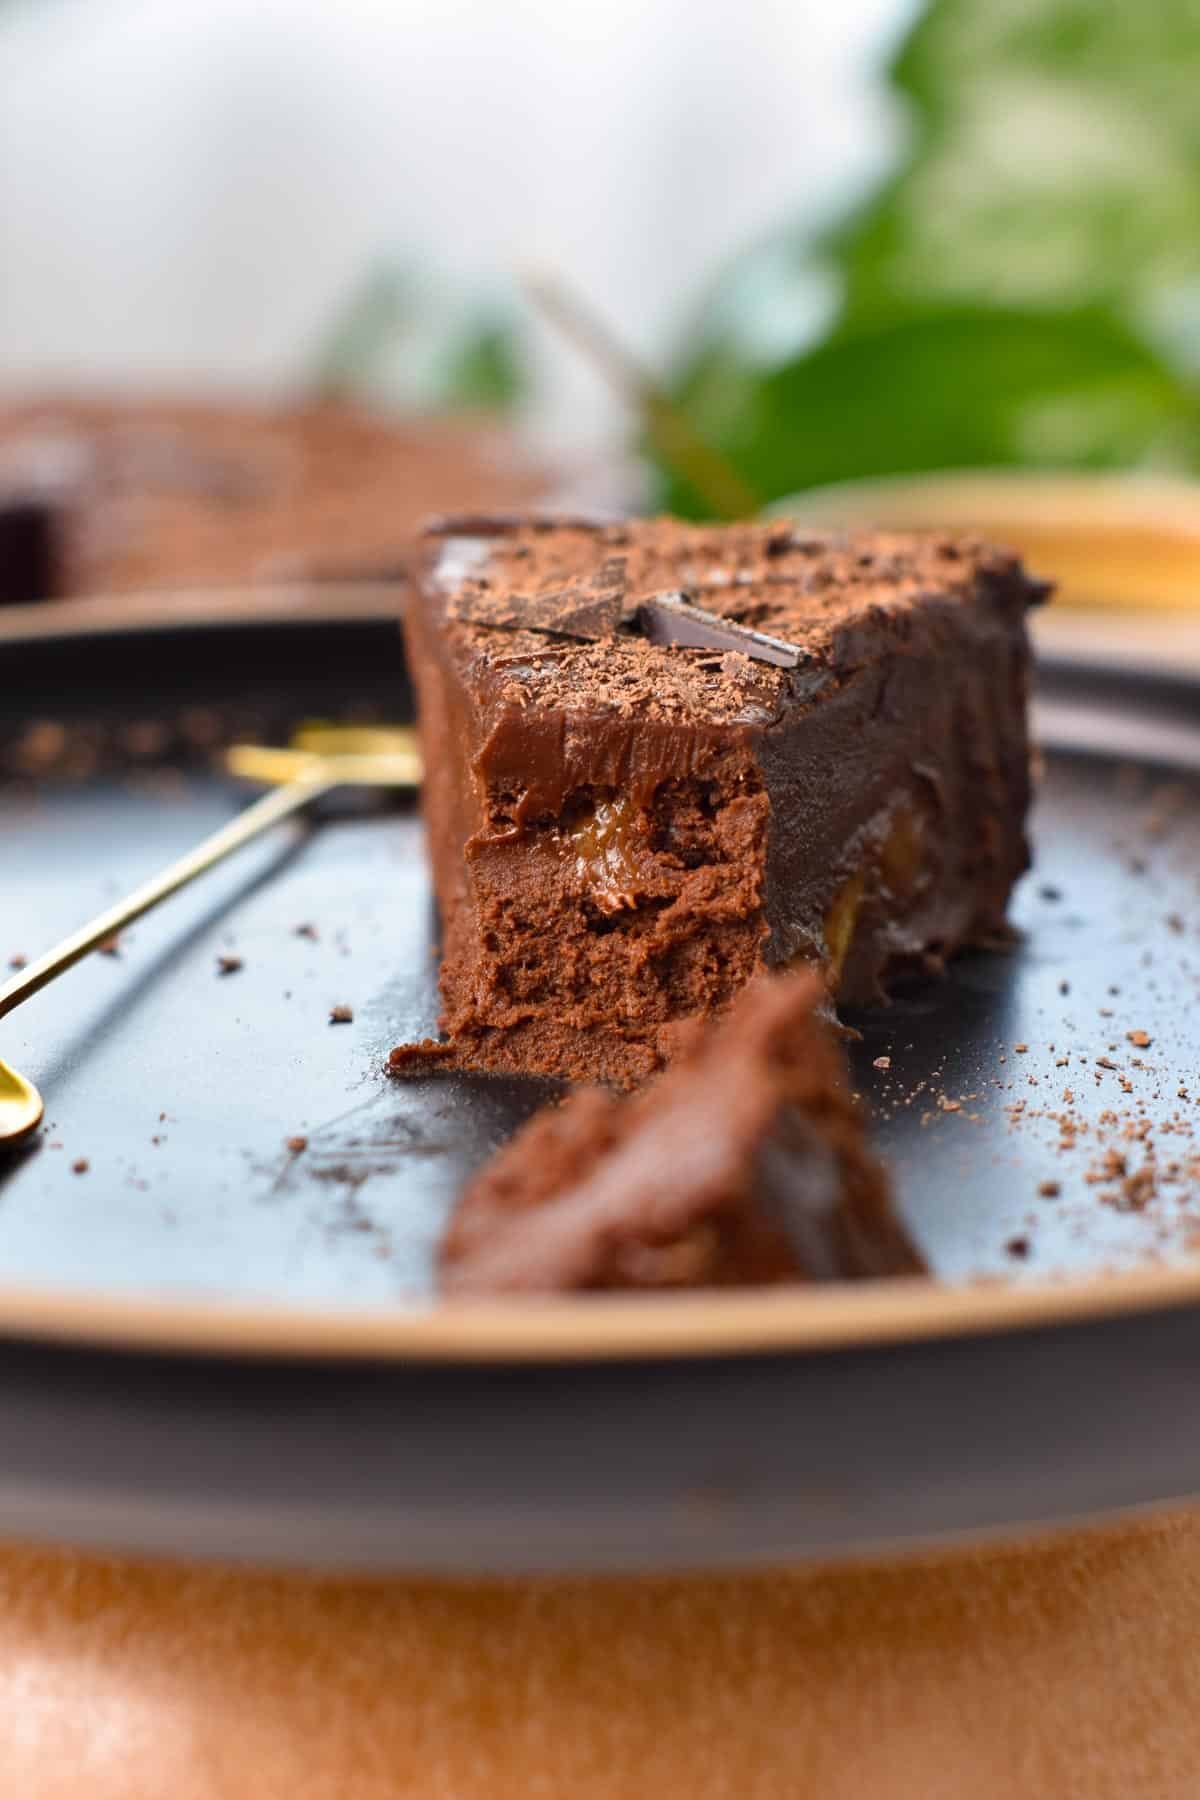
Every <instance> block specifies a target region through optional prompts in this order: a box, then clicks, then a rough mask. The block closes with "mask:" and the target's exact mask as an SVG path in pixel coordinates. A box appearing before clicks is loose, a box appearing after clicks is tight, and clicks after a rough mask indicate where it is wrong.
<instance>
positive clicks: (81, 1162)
mask: <svg viewBox="0 0 1200 1800" xmlns="http://www.w3.org/2000/svg"><path fill="white" fill-rule="evenodd" d="M91 1166H92V1165H91V1163H90V1162H89V1161H88V1159H87V1157H86V1156H77V1157H76V1158H75V1161H74V1162H73V1163H72V1164H71V1173H72V1175H86V1174H87V1172H88V1170H89V1169H90V1168H91Z"/></svg>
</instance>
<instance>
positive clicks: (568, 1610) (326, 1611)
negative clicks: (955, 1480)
mask: <svg viewBox="0 0 1200 1800" xmlns="http://www.w3.org/2000/svg"><path fill="white" fill-rule="evenodd" d="M0 1621H2V1623H0V1718H2V1719H3V1720H4V1726H3V1728H2V1729H0V1794H3V1795H5V1796H7V1795H13V1796H14V1797H15V1796H21V1800H82V1797H83V1796H86V1797H87V1800H243V1797H245V1800H334V1797H340V1796H348V1797H351V1800H385V1796H386V1797H387V1800H409V1797H410V1796H411V1797H412V1800H510V1797H511V1800H539V1797H540V1796H546V1797H551V1796H553V1797H554V1800H557V1797H558V1796H562V1797H563V1800H623V1797H624V1796H626V1795H628V1796H631V1797H635V1800H640V1797H641V1796H643V1795H644V1796H651V1795H653V1796H655V1797H656V1800H660V1797H661V1800H673V1797H674V1796H677V1795H678V1796H680V1800H684V1797H686V1800H776V1797H777V1796H778V1797H779V1800H784V1797H785V1796H786V1797H788V1800H791V1797H793V1796H801V1797H806V1796H809V1795H812V1796H818V1795H819V1796H820V1797H821V1800H943V1797H944V1800H964V1797H967V1796H969V1797H970V1800H1025V1797H1026V1796H1028V1800H1071V1797H1072V1796H1076V1795H1078V1796H1080V1800H1084V1797H1086V1800H1109V1797H1110V1796H1111V1797H1112V1800H1131V1797H1132V1796H1134V1795H1137V1796H1139V1800H1151V1797H1153V1800H1174V1797H1175V1796H1179V1800H1184V1797H1185V1796H1189V1797H1190V1796H1193V1795H1194V1794H1195V1793H1196V1792H1197V1785H1196V1783H1197V1779H1198V1775H1197V1771H1198V1770H1200V1514H1194V1515H1188V1514H1183V1513H1175V1514H1173V1515H1170V1516H1166V1517H1161V1518H1157V1519H1154V1520H1148V1521H1142V1522H1138V1523H1126V1524H1123V1525H1120V1526H1118V1527H1115V1528H1109V1529H1106V1530H1104V1531H1101V1532H1087V1533H1083V1532H1081V1533H1075V1534H1072V1535H1070V1536H1068V1537H1059V1538H1056V1539H1048V1540H1045V1541H1040V1542H1035V1543H1030V1544H1027V1545H1025V1546H1024V1547H1021V1548H1011V1547H1007V1548H994V1549H990V1550H986V1551H983V1552H980V1551H966V1550H964V1551H958V1552H953V1553H949V1554H943V1555H939V1556H938V1557H936V1558H926V1559H923V1560H914V1561H909V1562H905V1563H901V1564H892V1565H875V1566H865V1565H863V1566H857V1567H853V1568H843V1569H840V1570H828V1569H827V1570H814V1571H798V1572H772V1573H763V1574H755V1575H753V1576H742V1577H733V1576H731V1577H723V1578H720V1579H714V1578H696V1579H691V1580H679V1579H672V1580H648V1581H627V1580H621V1581H608V1582H590V1581H561V1580H559V1581H553V1582H531V1583H527V1584H511V1583H509V1584H503V1585H501V1584H497V1585H484V1584H478V1583H473V1584H471V1585H469V1586H468V1585H452V1584H435V1583H418V1582H408V1581H406V1582H362V1581H348V1580H344V1579H337V1580H321V1579H315V1578H295V1577H281V1576H274V1575H269V1574H263V1573H245V1572H235V1571H214V1570H206V1569H189V1568H183V1567H176V1566H170V1565H153V1564H149V1563H144V1562H134V1561H115V1560H109V1559H101V1558H97V1557H92V1556H88V1557H83V1556H76V1555H69V1554H51V1553H46V1552H41V1551H31V1550H20V1549H11V1550H9V1551H8V1552H6V1553H4V1554H3V1555H0Z"/></svg>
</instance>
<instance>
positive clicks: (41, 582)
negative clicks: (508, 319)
mask: <svg viewBox="0 0 1200 1800" xmlns="http://www.w3.org/2000/svg"><path fill="white" fill-rule="evenodd" d="M48 467H50V468H51V469H52V470H69V472H70V475H71V487H72V502H73V506H74V509H75V511H76V512H77V513H78V515H79V519H78V523H79V529H78V530H77V531H76V532H74V534H73V538H72V544H71V552H72V554H71V556H70V558H69V560H68V561H67V562H65V563H64V561H63V560H62V559H61V558H56V559H54V560H47V559H44V558H43V559H42V560H41V561H40V562H39V561H35V560H33V559H32V558H29V557H28V554H27V553H25V554H26V558H27V559H26V562H25V568H24V571H23V572H22V574H21V578H20V579H19V580H18V579H17V578H16V576H13V577H12V578H6V577H5V576H4V575H3V572H2V571H0V580H2V581H3V583H4V587H5V589H6V591H8V590H13V589H14V588H17V589H19V590H20V597H21V598H23V599H46V598H60V597H62V596H64V595H67V594H76V593H104V594H109V595H111V594H122V593H134V592H145V591H154V590H168V589H173V588H181V587H218V586H229V585H238V586H241V585H245V584H256V583H262V582H272V583H274V582H285V583H286V582H303V583H312V582H323V583H329V582H353V581H360V580H369V581H376V580H382V581H386V580H391V579H393V578H394V577H395V576H397V575H398V574H402V573H403V571H404V569H405V568H406V566H407V563H408V559H409V556H410V553H411V551H412V549H413V546H414V544H415V543H416V542H417V541H418V539H419V533H420V525H421V523H422V522H423V520H424V519H425V518H426V517H427V516H428V515H429V513H430V512H431V511H433V510H434V509H435V508H438V507H444V506H447V505H449V506H460V507H466V506H470V507H476V506H505V505H510V506H511V505H521V504H528V503H529V502H530V501H532V500H533V499H534V498H535V497H536V496H537V495H538V494H540V493H543V492H544V491H545V487H546V478H545V475H544V472H543V471H541V470H538V469H535V468H534V466H533V465H532V463H531V461H530V460H529V458H528V457H526V456H525V455H524V454H523V453H522V452H521V451H520V449H519V448H518V446H517V445H516V443H515V442H514V440H513V439H512V438H511V437H510V436H509V435H508V434H507V433H506V432H505V431H503V430H502V429H501V428H498V427H496V426H495V425H493V424H490V423H486V422H483V421H481V420H461V419H460V420H450V419H420V420H414V419H397V418H395V417H392V416H389V415H387V414H384V413H382V412H374V411H371V410H370V409H369V408H367V407H365V406H358V405H353V404H350V403H344V402H340V401H322V402H320V403H313V404H304V405H283V404H281V405H278V406H270V405H260V406H256V405H251V404H244V405H237V404H233V403H226V404H220V405H217V404H214V405H205V404H203V403H199V402H196V401H189V400H172V399H164V400H148V401H141V400H134V399H128V400H119V399H112V400H101V399H96V400H86V399H77V398H75V399H73V398H68V397H63V398H61V399H60V398H54V397H52V396H51V397H46V398H44V399H39V400H33V401H29V402H26V403H23V404H18V403H16V402H12V403H10V404H8V405H6V406H5V405H0V505H2V504H3V499H4V495H5V494H6V493H7V492H8V491H9V490H10V489H11V488H13V487H14V479H15V476H16V475H17V474H20V475H21V481H20V483H19V488H20V491H21V493H26V492H27V491H28V488H29V483H28V481H27V479H26V478H25V472H26V471H28V470H29V469H30V468H33V469H35V470H37V471H39V472H40V475H39V486H38V490H37V492H38V495H39V496H42V495H43V493H44V489H45V481H44V480H43V479H41V476H44V475H45V473H46V472H47V469H48ZM31 584H32V586H31ZM9 597H15V596H14V595H13V593H11V592H9Z"/></svg>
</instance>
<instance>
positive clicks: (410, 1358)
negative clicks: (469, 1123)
mask: <svg viewBox="0 0 1200 1800" xmlns="http://www.w3.org/2000/svg"><path fill="white" fill-rule="evenodd" d="M401 591H402V583H374V582H372V583H366V582H364V583H362V584H353V583H349V584H344V585H343V584H337V585H336V586H335V585H333V584H331V585H329V586H322V585H321V584H314V585H310V586H307V587H305V586H292V587H262V588H256V587H247V588H222V589H189V590H179V591H177V592H175V593H158V594H153V595H137V596H130V597H125V596H87V597H82V598H80V599H78V600H70V601H56V602H42V603H39V604H36V605H25V606H9V607H0V644H4V645H7V646H9V647H18V646H26V647H32V646H33V645H36V644H45V643H49V642H62V641H65V640H69V639H72V638H87V637H89V636H93V635H96V634H100V635H103V636H121V635H126V634H129V635H142V634H143V633H153V634H155V635H157V634H158V633H160V632H169V631H170V630H172V629H182V630H189V629H194V628H204V629H213V630H220V629H222V628H225V629H229V628H238V627H244V626H257V627H262V626H274V627H278V628H279V629H281V630H286V629H287V628H288V627H289V626H297V625H315V624H322V625H333V626H336V625H338V624H346V625H362V624H363V623H365V622H378V621H380V620H383V619H388V618H395V617H396V613H397V610H398V605H399V599H398V596H399V594H400V592H401ZM1086 623H1087V621H1086V619H1080V621H1079V624H1080V627H1081V628H1082V629H1081V633H1080V641H1079V642H1078V644H1077V645H1075V646H1072V645H1071V643H1070V641H1069V640H1070V634H1062V635H1061V636H1060V635H1058V634H1056V637H1057V641H1056V642H1054V644H1053V645H1052V647H1051V660H1052V661H1053V662H1055V663H1058V664H1062V663H1069V664H1072V665H1074V666H1076V667H1079V668H1080V669H1083V668H1086V667H1087V666H1088V661H1089V658H1088V652H1087V645H1086V642H1085V641H1084V638H1085V636H1086ZM1101 667H1103V665H1101ZM1126 668H1127V670H1128V663H1126ZM1106 672H1107V671H1106ZM1145 673H1146V675H1148V676H1149V678H1150V679H1151V680H1153V679H1154V674H1155V673H1157V674H1158V675H1159V677H1160V679H1161V674H1162V670H1161V667H1160V668H1159V669H1157V670H1155V671H1153V672H1151V671H1150V670H1146V671H1145ZM1175 673H1176V678H1178V675H1179V673H1180V671H1179V670H1178V669H1176V671H1175ZM1191 1305H1200V1254H1198V1255H1197V1256H1196V1257H1195V1258H1192V1259H1189V1260H1188V1261H1186V1262H1183V1263H1176V1264H1174V1265H1172V1266H1170V1267H1163V1266H1155V1265H1150V1266H1147V1267H1141V1268H1133V1269H1127V1270H1117V1271H1106V1272H1102V1273H1100V1274H1092V1275H1088V1276H1084V1277H1079V1278H1072V1277H1058V1278H1047V1279H1045V1280H1029V1279H1022V1280H1021V1281H1020V1282H1004V1281H1003V1280H1000V1279H995V1280H988V1281H981V1282H976V1283H967V1284H964V1285H962V1286H950V1285H949V1284H946V1283H942V1282H938V1281H935V1280H933V1279H932V1278H916V1279H914V1278H906V1279H901V1280H885V1281H873V1282H870V1283H861V1284H859V1283H845V1284H835V1285H831V1286H829V1287H824V1286H822V1287H815V1286H797V1287H790V1288H771V1289H765V1290H763V1289H749V1288H747V1289H740V1290H730V1291H727V1292H720V1293H715V1294H714V1293H711V1292H710V1293H696V1294H672V1295H662V1296H652V1295H644V1294H642V1295H617V1296H609V1295H576V1296H572V1297H570V1298H566V1297H562V1296H558V1297H522V1298H520V1299H515V1298H514V1299H504V1300H496V1301H487V1300H470V1301H451V1300H443V1301H441V1302H439V1303H436V1304H430V1303H428V1302H421V1303H420V1304H411V1303H408V1304H406V1303H405V1302H404V1301H402V1300H401V1301H397V1302H395V1303H389V1304H388V1305H386V1306H383V1305H376V1306H372V1307H369V1308H354V1309H352V1308H348V1307H322V1306H311V1305H309V1306H297V1305H291V1304H280V1303H277V1302H272V1301H270V1300H262V1301H256V1302H252V1303H251V1302H244V1301H236V1302H230V1301H228V1300H223V1299H220V1298H218V1297H216V1296H213V1297H211V1298H208V1297H192V1296H180V1295H176V1294H167V1293H162V1292H147V1291H142V1292H139V1291H136V1290H131V1291H129V1292H124V1291H121V1290H115V1289H108V1290H81V1289H78V1288H73V1287H58V1286H52V1285H46V1286H40V1285H28V1284H23V1285H22V1284H8V1285H3V1286H0V1338H5V1339H10V1340H11V1339H14V1338H27V1339H33V1340H36V1341H38V1342H41V1343H55V1342H57V1343H62V1344H64V1345H92V1346H96V1347H100V1346H103V1347H105V1348H109V1349H127V1350H134V1351H142V1352H152V1351H159V1352H166V1353H189V1354H203V1355H219V1356H228V1357H247V1356H248V1357H254V1358H264V1359H288V1360H326V1359H336V1360H339V1361H344V1360H354V1361H376V1362H378V1361H384V1362H412V1363H420V1362H437V1363H471V1364H479V1363H530V1362H545V1363H551V1362H555V1363H558V1362H564V1361H597V1360H600V1361H614V1360H636V1359H639V1358H661V1357H670V1358H672V1359H702V1358H704V1357H711V1356H731V1355H738V1356H755V1355H763V1354H777V1353H785V1352H797V1353H798V1352H804V1353H820V1352H831V1351H836V1350H852V1349H870V1348H879V1347H882V1346H885V1345H887V1344H895V1343H900V1342H920V1341H929V1340H931V1339H938V1338H945V1339H953V1338H962V1337H983V1336H988V1335H991V1334H994V1333H997V1332H1012V1331H1034V1330H1039V1329H1046V1328H1052V1327H1059V1326H1069V1325H1079V1324H1085V1323H1089V1322H1093V1321H1096V1320H1100V1319H1104V1318H1111V1317H1113V1316H1115V1315H1129V1314H1135V1313H1139V1312H1154V1311H1158V1310H1160V1309H1168V1308H1169V1309H1176V1308H1180V1307H1187V1306H1191Z"/></svg>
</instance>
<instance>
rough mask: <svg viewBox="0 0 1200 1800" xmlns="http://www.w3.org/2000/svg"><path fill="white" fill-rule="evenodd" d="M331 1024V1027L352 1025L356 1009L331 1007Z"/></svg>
mask: <svg viewBox="0 0 1200 1800" xmlns="http://www.w3.org/2000/svg"><path fill="white" fill-rule="evenodd" d="M329 1023H330V1024H331V1025H352V1024H353V1023H354V1008H353V1007H352V1006H331V1007H330V1009H329Z"/></svg>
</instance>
